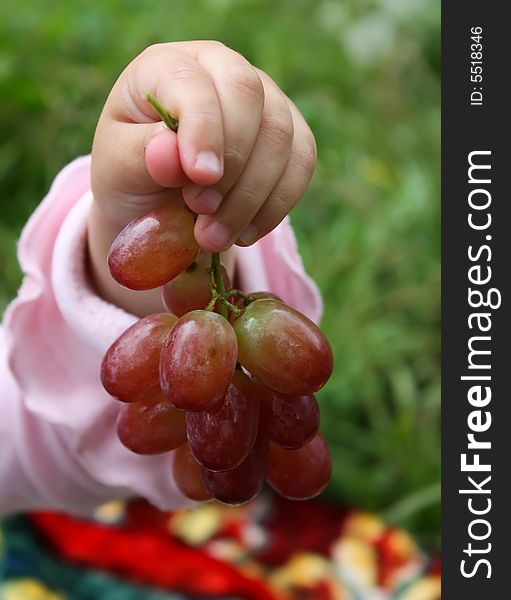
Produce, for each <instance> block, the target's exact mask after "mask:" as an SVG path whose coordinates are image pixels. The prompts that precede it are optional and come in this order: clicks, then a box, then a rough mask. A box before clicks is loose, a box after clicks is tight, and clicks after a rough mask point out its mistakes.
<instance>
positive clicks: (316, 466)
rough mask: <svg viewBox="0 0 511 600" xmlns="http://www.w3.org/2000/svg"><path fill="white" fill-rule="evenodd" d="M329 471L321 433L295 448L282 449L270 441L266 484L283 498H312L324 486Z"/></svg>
mask: <svg viewBox="0 0 511 600" xmlns="http://www.w3.org/2000/svg"><path fill="white" fill-rule="evenodd" d="M331 474H332V459H331V458H330V452H329V450H328V445H327V443H326V442H325V440H324V438H323V436H322V435H321V434H320V433H318V434H317V435H316V436H315V437H313V438H312V440H311V441H310V442H309V443H308V444H306V445H305V446H303V447H302V448H299V449H298V450H285V449H284V448H280V447H279V446H276V445H275V444H271V443H270V451H269V457H268V483H269V484H270V485H271V486H272V488H273V489H274V490H275V491H277V492H278V493H279V494H280V495H281V496H284V498H289V499H290V500H308V499H309V498H314V496H317V495H318V494H320V493H321V492H322V491H323V490H324V489H325V488H326V486H327V485H328V482H329V481H330V477H331Z"/></svg>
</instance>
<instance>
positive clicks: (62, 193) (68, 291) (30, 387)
mask: <svg viewBox="0 0 511 600" xmlns="http://www.w3.org/2000/svg"><path fill="white" fill-rule="evenodd" d="M89 174H90V158H89V157H83V158H79V159H77V160H75V161H74V162H72V163H71V164H70V165H68V166H67V167H65V168H64V169H63V170H62V171H61V172H60V173H59V175H58V176H57V178H56V179H55V181H54V183H53V185H52V187H51V189H50V191H49V193H48V195H47V196H46V198H45V199H44V201H43V202H42V203H41V204H40V206H39V207H38V208H37V210H36V211H35V212H34V214H33V215H32V217H31V218H30V220H29V222H28V223H27V225H26V226H25V228H24V230H23V233H22V235H21V238H20V241H19V246H18V257H19V261H20V264H21V267H22V269H23V272H24V274H25V277H24V280H23V284H22V286H21V288H20V290H19V293H18V297H17V298H16V299H15V300H14V301H13V302H12V303H11V304H10V306H9V307H8V309H7V311H6V313H5V316H4V322H3V325H2V327H1V329H0V515H2V514H9V513H14V512H20V511H26V510H30V509H36V508H54V509H60V510H65V511H68V512H72V513H76V514H87V513H89V512H90V511H91V510H93V509H94V508H95V507H96V506H98V505H99V504H101V503H102V502H105V501H107V500H111V499H112V498H127V497H131V496H135V495H136V496H142V497H144V498H146V499H147V500H149V501H150V502H152V503H153V504H154V505H156V506H157V507H159V508H161V509H173V508H177V507H181V506H184V505H186V504H188V501H187V500H186V499H185V498H183V496H182V495H181V494H180V493H179V492H178V491H177V489H176V487H175V485H174V482H173V480H172V477H171V474H170V458H169V457H170V456H171V455H170V454H163V455H158V456H137V455H135V454H133V453H131V452H130V451H129V450H127V449H126V448H124V446H122V444H121V443H120V442H119V441H118V439H117V435H116V433H115V420H116V415H117V412H118V409H119V403H118V402H116V401H114V400H113V399H112V398H110V397H109V396H108V394H107V393H106V392H105V391H104V390H103V388H102V386H101V383H100V380H99V365H100V362H101V358H102V356H103V354H104V352H105V350H106V349H107V348H108V347H109V345H110V344H111V343H112V342H113V341H114V340H115V339H116V338H117V337H118V336H119V335H120V334H121V333H122V332H123V331H124V330H125V329H126V328H127V327H128V326H129V325H131V324H132V323H133V322H134V321H135V320H136V317H134V316H133V315H130V314H128V313H126V312H124V311H123V310H121V309H120V308H118V307H116V306H114V305H111V304H108V303H107V302H105V301H104V300H103V299H102V298H100V297H99V296H97V295H96V294H95V292H94V290H93V289H92V287H91V285H90V283H89V281H88V279H87V273H86V263H85V256H86V240H87V237H86V221H87V214H88V210H89V206H90V203H91V192H90V181H89V180H90V176H89ZM236 252H237V255H236V269H237V270H238V273H239V278H240V281H241V284H242V287H243V288H244V289H245V290H246V291H256V290H263V289H265V290H269V291H272V292H274V293H276V294H278V295H279V296H281V297H282V298H283V299H284V300H285V301H286V302H288V303H289V304H291V305H293V306H295V307H296V308H298V309H299V310H301V311H302V312H304V313H305V314H307V315H308V316H309V317H311V318H312V319H314V320H316V321H317V320H318V319H319V317H320V313H321V298H320V296H319V293H318V290H317V288H316V286H315V285H314V283H313V282H312V280H311V279H310V278H309V277H308V276H307V275H306V274H305V272H304V270H303V266H302V262H301V260H300V257H299V255H298V252H297V249H296V241H295V238H294V235H293V232H292V229H291V227H290V225H289V223H288V221H287V220H286V221H285V222H284V223H283V224H282V225H280V226H279V227H277V229H275V230H274V231H273V232H272V233H270V234H269V235H267V236H266V237H265V238H264V239H263V240H261V241H260V242H258V243H256V244H255V245H254V246H252V247H250V248H237V249H236Z"/></svg>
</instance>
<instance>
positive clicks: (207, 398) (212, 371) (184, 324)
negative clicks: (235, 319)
mask: <svg viewBox="0 0 511 600" xmlns="http://www.w3.org/2000/svg"><path fill="white" fill-rule="evenodd" d="M236 357H237V342H236V335H235V334H234V330H233V328H232V326H231V325H230V323H229V322H228V321H227V320H226V319H224V317H222V316H221V315H218V314H216V313H214V312H210V311H207V310H194V311H192V312H189V313H187V314H186V315H184V317H181V318H180V319H179V321H178V322H177V323H176V324H175V325H174V327H173V328H172V331H171V332H170V334H169V335H168V337H167V339H166V340H165V344H164V345H163V349H162V352H161V362H160V385H161V388H162V390H163V391H164V392H165V394H166V395H167V397H168V399H169V400H170V403H171V404H172V406H175V407H176V408H183V409H186V410H198V411H201V410H207V411H211V412H213V411H215V410H220V408H221V407H222V406H223V403H224V399H225V394H226V393H227V388H228V387H229V383H230V382H231V379H232V376H233V373H234V369H235V367H236Z"/></svg>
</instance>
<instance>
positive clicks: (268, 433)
mask: <svg viewBox="0 0 511 600" xmlns="http://www.w3.org/2000/svg"><path fill="white" fill-rule="evenodd" d="M148 100H149V101H150V102H151V104H152V105H153V106H154V107H155V108H156V110H157V111H158V112H159V113H160V115H161V116H162V118H163V120H164V121H165V123H167V125H168V126H171V127H172V128H173V129H174V128H175V121H174V120H173V119H172V118H171V117H170V115H169V114H168V113H167V112H166V111H165V109H164V108H163V107H161V105H159V103H158V102H157V100H156V99H155V98H153V97H151V96H148ZM193 228H194V215H193V213H191V212H190V211H189V210H188V208H187V207H186V206H185V205H184V204H183V203H181V202H169V203H167V204H165V205H164V206H160V207H159V208H156V209H154V210H151V211H149V212H148V213H146V214H145V215H143V216H141V217H138V218H137V219H135V220H134V221H132V222H131V223H129V224H128V225H127V226H126V227H125V228H124V229H123V231H121V233H120V234H119V236H118V237H117V238H116V240H115V241H114V243H113V244H112V247H111V249H110V253H109V257H108V264H109V268H110V272H111V274H112V276H113V277H114V279H115V280H116V281H118V282H119V283H120V284H121V285H123V286H125V287H127V288H129V289H132V290H148V289H152V288H158V287H161V288H162V289H161V293H162V299H163V304H164V306H165V308H166V309H167V311H168V312H162V313H158V314H152V315H149V316H147V317H144V318H142V319H140V320H139V321H138V322H136V323H135V324H134V325H132V326H131V327H130V328H129V329H127V330H126V331H125V332H124V333H123V334H122V335H121V336H120V337H119V338H118V339H117V340H116V341H115V342H114V343H113V344H112V345H111V346H110V348H109V349H108V350H107V352H106V354H105V356H104V358H103V362H102V365H101V380H102V383H103V386H104V388H105V389H106V391H107V392H108V393H109V394H110V395H112V396H113V397H114V398H116V399H117V400H120V401H122V402H123V405H122V407H121V410H120V412H119V417H118V421H117V433H118V436H119V438H120V440H121V442H122V443H123V444H124V445H125V446H126V447H127V448H129V449H130V450H132V451H133V452H136V453H138V454H158V453H163V452H169V451H171V450H174V453H173V461H172V472H173V477H174V480H175V482H176V485H177V486H178V488H179V489H180V490H181V491H182V493H183V494H185V495H186V496H187V497H189V498H191V499H193V500H208V499H211V498H216V499H218V500H220V501H222V502H225V503H229V504H239V503H242V502H246V501H248V500H250V499H251V498H253V497H254V496H256V495H257V494H258V493H259V492H260V491H261V489H262V487H263V484H264V482H265V480H266V481H268V483H269V484H270V485H271V486H272V487H273V488H274V489H275V490H276V491H277V492H278V493H279V494H281V495H282V496H284V497H286V498H291V499H296V500H301V499H308V498H311V497H313V496H316V495H317V494H319V493H320V492H321V491H322V490H323V489H324V488H325V487H326V485H327V484H328V482H329V480H330V475H331V467H332V465H331V458H330V454H329V451H328V446H327V444H326V442H325V440H324V438H323V437H322V436H321V433H319V421H320V415H319V407H318V403H317V401H316V399H315V397H314V392H316V391H317V390H319V389H320V388H321V387H322V386H323V385H324V384H325V383H326V381H327V380H328V378H329V377H330V375H331V372H332V368H333V355H332V350H331V348H330V345H329V343H328V340H327V339H326V337H325V336H324V334H323V333H322V332H321V330H320V329H319V328H318V327H317V326H316V325H315V324H314V323H313V322H312V321H310V320H309V319H308V318H307V317H306V316H304V315H303V314H301V313H299V312H298V311H296V310H295V309H293V308H291V307H290V306H288V305H286V304H285V303H284V302H282V301H281V300H280V299H279V298H277V297H276V296H275V295H273V294H271V293H269V292H258V293H255V294H245V293H243V292H242V291H240V290H238V289H233V288H232V285H231V282H230V281H229V277H228V275H227V273H226V271H225V269H224V267H223V266H222V265H221V263H220V255H219V254H217V253H212V254H207V253H205V252H203V251H202V250H200V248H199V246H198V245H197V242H196V240H195V238H194V234H193Z"/></svg>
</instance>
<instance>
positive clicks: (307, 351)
mask: <svg viewBox="0 0 511 600" xmlns="http://www.w3.org/2000/svg"><path fill="white" fill-rule="evenodd" d="M233 327H234V330H235V332H236V336H237V338H238V360H239V361H240V363H241V364H242V365H243V366H244V367H245V368H246V369H247V370H248V371H250V373H252V375H255V376H256V377H257V378H258V379H260V380H261V381H262V382H263V383H264V384H266V385H267V386H269V387H271V388H272V389H274V390H276V391H278V392H281V393H282V394H299V395H303V394H311V393H313V392H316V391H317V390H319V389H320V388H322V387H323V385H324V384H325V383H326V382H327V380H328V378H329V377H330V375H331V373H332V369H333V354H332V348H331V347H330V344H329V343H328V340H327V339H326V337H325V335H324V334H323V332H322V331H321V329H319V327H318V326H317V325H315V324H314V323H313V322H312V321H311V320H310V319H308V318H307V317H306V316H305V315H302V314H301V313H299V312H298V311H297V310H295V309H294V308H291V307H290V306H287V304H284V303H283V302H279V301H277V300H271V299H268V300H256V301H255V302H252V303H251V304H249V305H248V306H247V308H246V309H245V311H244V312H243V314H242V315H241V316H240V317H239V318H238V319H236V321H235V322H234V325H233Z"/></svg>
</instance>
